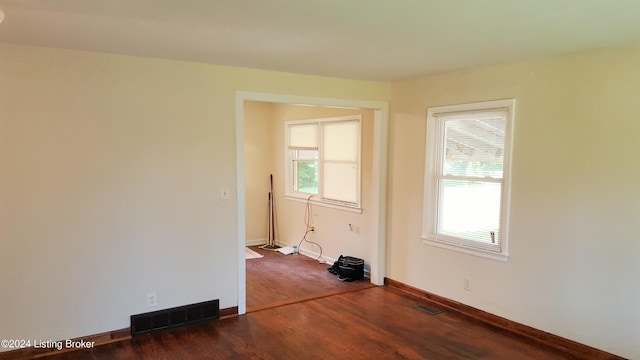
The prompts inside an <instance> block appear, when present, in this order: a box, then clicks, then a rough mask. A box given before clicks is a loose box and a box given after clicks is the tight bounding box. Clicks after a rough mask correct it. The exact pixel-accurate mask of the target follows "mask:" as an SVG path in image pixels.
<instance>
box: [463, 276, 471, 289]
mask: <svg viewBox="0 0 640 360" xmlns="http://www.w3.org/2000/svg"><path fill="white" fill-rule="evenodd" d="M464 289H465V290H467V291H471V279H469V278H464Z"/></svg>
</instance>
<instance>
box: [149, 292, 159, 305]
mask: <svg viewBox="0 0 640 360" xmlns="http://www.w3.org/2000/svg"><path fill="white" fill-rule="evenodd" d="M156 305H158V298H157V297H156V293H148V294H147V307H154V306H156Z"/></svg>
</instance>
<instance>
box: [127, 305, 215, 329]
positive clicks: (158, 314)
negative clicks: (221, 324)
mask: <svg viewBox="0 0 640 360" xmlns="http://www.w3.org/2000/svg"><path fill="white" fill-rule="evenodd" d="M219 318H220V300H211V301H205V302H201V303H197V304H191V305H185V306H179V307H175V308H171V309H165V310H158V311H154V312H149V313H144V314H137V315H131V336H136V335H142V334H147V333H150V332H154V331H158V330H163V329H170V328H174V327H178V326H184V325H191V324H195V323H199V322H204V321H209V320H216V319H219Z"/></svg>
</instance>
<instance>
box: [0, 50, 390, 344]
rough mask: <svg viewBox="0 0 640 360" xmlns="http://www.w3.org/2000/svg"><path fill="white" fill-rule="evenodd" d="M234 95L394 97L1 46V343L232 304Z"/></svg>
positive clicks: (361, 88)
mask: <svg viewBox="0 0 640 360" xmlns="http://www.w3.org/2000/svg"><path fill="white" fill-rule="evenodd" d="M236 90H247V91H260V92H269V93H283V94H293V95H301V96H317V97H332V98H345V99H358V100H376V101H387V100H388V97H389V91H390V89H389V85H388V84H385V83H375V82H362V81H351V80H340V79H331V78H322V77H313V76H300V75H293V74H284V73H276V72H266V71H258V70H248V69H238V68H230V67H221V66H212V65H204V64H193V63H185V62H176V61H165V60H154V59H144V58H136V57H127V56H114V55H104V54H95V53H86V52H76V51H69V50H54V49H44V48H34V47H21V46H14V45H7V44H0V111H1V112H0V129H1V131H0V161H1V162H0V175H1V176H0V182H1V183H0V199H1V200H2V201H1V202H0V215H1V216H0V231H1V233H0V235H1V238H2V239H1V242H2V251H0V275H1V280H0V289H1V291H2V300H1V301H0V313H2V321H0V338H3V339H4V338H11V339H21V338H23V339H52V340H57V339H67V338H72V337H77V336H83V335H88V334H95V333H100V332H104V331H110V330H114V329H121V328H125V327H128V326H129V316H130V315H131V314H135V313H141V312H147V311H150V310H157V309H161V308H167V307H172V306H178V305H183V304H188V303H194V302H198V301H203V300H207V299H212V298H219V299H220V305H221V307H222V308H228V307H232V306H237V305H238V273H237V269H238V265H239V264H238V254H237V251H238V246H237V237H238V231H237V224H238V219H237V216H236V215H237V211H238V204H237V200H236V194H237V189H236V183H237V169H236V163H237V159H236V136H235V128H236V123H235V97H236ZM221 189H229V190H230V193H231V198H230V199H229V200H227V201H223V200H221V197H220V191H221ZM148 292H156V293H157V299H158V306H157V307H155V308H147V307H146V293H148Z"/></svg>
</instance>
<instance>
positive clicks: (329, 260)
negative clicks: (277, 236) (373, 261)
mask: <svg viewBox="0 0 640 360" xmlns="http://www.w3.org/2000/svg"><path fill="white" fill-rule="evenodd" d="M276 244H278V245H279V246H291V247H293V246H294V245H296V246H297V245H298V243H295V244H289V243H286V242H283V241H278V242H276ZM298 250H299V254H300V255H304V256H306V257H309V258H311V259H318V255H320V253H318V252H316V251H313V250H309V249H307V248H304V247H303V248H302V249H298ZM343 255H344V254H343ZM336 260H338V259H334V258H331V257H328V256H326V255H322V256H321V257H320V258H319V259H318V261H319V262H320V263H324V264H327V265H329V266H331V265H333V263H334V262H336ZM370 274H371V269H370V265H369V264H367V263H366V262H365V264H364V276H365V277H366V278H369V279H370V278H371V277H370Z"/></svg>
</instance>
